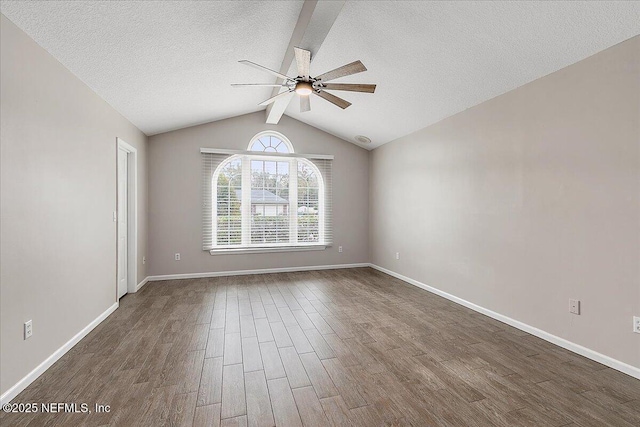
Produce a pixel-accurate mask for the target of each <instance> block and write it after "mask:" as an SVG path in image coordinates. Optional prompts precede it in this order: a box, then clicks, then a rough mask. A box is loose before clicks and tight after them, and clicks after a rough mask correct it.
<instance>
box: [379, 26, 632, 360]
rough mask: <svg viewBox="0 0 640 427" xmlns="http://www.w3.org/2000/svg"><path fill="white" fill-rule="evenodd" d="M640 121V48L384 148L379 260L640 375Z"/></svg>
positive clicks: (622, 50)
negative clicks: (637, 326)
mask: <svg viewBox="0 0 640 427" xmlns="http://www.w3.org/2000/svg"><path fill="white" fill-rule="evenodd" d="M425 102H428V100H425ZM639 120H640V37H635V38H633V39H631V40H628V41H626V42H624V43H621V44H619V45H617V46H614V47H612V48H610V49H607V50H605V51H603V52H601V53H598V54H597V55H595V56H593V57H590V58H587V59H585V60H584V61H581V62H579V63H577V64H575V65H572V66H570V67H568V68H565V69H563V70H560V71H558V72H556V73H553V74H551V75H549V76H546V77H544V78H542V79H539V80H536V81H534V82H532V83H530V84H528V85H526V86H523V87H521V88H519V89H516V90H514V91H512V92H509V93H507V94H505V95H502V96H500V97H498V98H495V99H493V100H491V101H488V102H485V103H483V104H481V105H478V106H476V107H474V108H471V109H469V110H467V111H464V112H462V113H460V114H457V115H455V116H453V117H450V118H448V119H446V120H443V121H442V122H440V123H437V124H435V125H433V126H430V127H427V128H425V129H422V130H420V131H418V132H415V133H413V134H411V135H408V136H406V137H403V138H400V139H398V140H396V141H394V142H391V143H389V144H387V145H384V146H382V147H380V148H378V149H376V150H374V151H373V152H372V155H371V159H370V169H369V170H370V203H371V216H370V222H369V230H370V239H371V240H370V242H371V252H370V259H371V262H373V263H374V264H377V265H379V266H382V267H384V268H387V269H390V270H392V271H395V272H398V273H400V274H403V275H405V276H408V277H410V278H413V279H415V280H418V281H420V282H423V283H426V284H428V285H430V286H433V287H436V288H438V289H441V290H443V291H445V292H448V293H451V294H453V295H455V296H458V297H460V298H463V299H466V300H468V301H471V302H473V303H475V304H478V305H480V306H483V307H485V308H488V309H491V310H494V311H496V312H498V313H501V314H504V315H507V316H509V317H511V318H513V319H516V320H519V321H522V322H525V323H527V324H529V325H532V326H535V327H537V328H540V329H542V330H544V331H547V332H550V333H552V334H554V335H557V336H560V337H562V338H565V339H568V340H570V341H572V342H574V343H577V344H581V345H583V346H585V347H588V348H590V349H593V350H595V351H598V352H600V353H603V354H605V355H608V356H610V357H613V358H615V359H618V360H620V361H623V362H626V363H628V364H631V365H634V366H640V335H638V334H634V333H632V316H633V315H634V314H635V315H637V316H639V315H640V181H639V179H638V176H640V128H639ZM395 252H400V259H399V260H396V259H395ZM570 298H576V299H579V300H581V301H582V315H580V316H576V315H572V314H570V313H569V299H570Z"/></svg>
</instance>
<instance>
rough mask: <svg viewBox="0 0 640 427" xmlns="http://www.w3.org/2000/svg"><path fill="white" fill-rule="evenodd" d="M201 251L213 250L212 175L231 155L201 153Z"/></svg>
mask: <svg viewBox="0 0 640 427" xmlns="http://www.w3.org/2000/svg"><path fill="white" fill-rule="evenodd" d="M201 156H202V249H203V250H210V249H211V248H213V245H214V242H213V233H214V229H213V224H214V222H215V219H216V218H215V217H214V214H215V213H216V212H215V211H214V209H213V197H212V191H213V182H212V179H213V174H214V173H215V171H216V169H217V168H218V166H220V165H221V164H222V162H224V161H225V160H227V159H228V158H229V157H230V156H231V155H230V154H223V153H202V154H201Z"/></svg>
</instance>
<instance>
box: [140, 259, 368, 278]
mask: <svg viewBox="0 0 640 427" xmlns="http://www.w3.org/2000/svg"><path fill="white" fill-rule="evenodd" d="M369 266H370V264H369V263H366V262H363V263H359V264H335V265H309V266H303V267H283V268H262V269H257V270H233V271H211V272H207V273H184V274H165V275H160V276H149V277H147V279H148V281H150V282H152V281H158V280H176V279H199V278H204V277H223V276H242V275H246V274H265V273H291V272H295V271H313V270H337V269H341V268H358V267H369Z"/></svg>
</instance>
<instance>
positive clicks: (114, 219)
mask: <svg viewBox="0 0 640 427" xmlns="http://www.w3.org/2000/svg"><path fill="white" fill-rule="evenodd" d="M113 222H118V211H113Z"/></svg>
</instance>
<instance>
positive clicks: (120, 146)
mask: <svg viewBox="0 0 640 427" xmlns="http://www.w3.org/2000/svg"><path fill="white" fill-rule="evenodd" d="M117 150H118V151H117V152H118V155H117V197H116V200H117V201H116V204H117V214H116V220H117V245H116V247H117V249H116V251H117V276H116V277H117V285H116V295H117V298H118V299H120V298H122V297H123V296H124V295H125V294H127V293H133V292H135V291H136V283H137V282H136V280H137V261H136V260H137V223H138V221H137V209H136V206H137V179H136V176H137V151H136V149H135V148H134V147H132V146H131V145H129V144H127V143H126V142H124V141H123V140H122V139H120V138H118V139H117Z"/></svg>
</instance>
